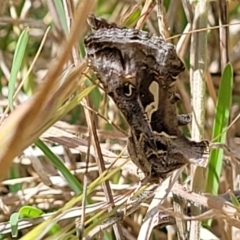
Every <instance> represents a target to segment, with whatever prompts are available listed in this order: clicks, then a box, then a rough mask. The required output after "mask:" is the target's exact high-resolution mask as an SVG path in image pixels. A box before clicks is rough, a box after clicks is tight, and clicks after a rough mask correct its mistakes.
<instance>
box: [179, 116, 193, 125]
mask: <svg viewBox="0 0 240 240" xmlns="http://www.w3.org/2000/svg"><path fill="white" fill-rule="evenodd" d="M177 120H178V126H184V125H187V124H189V123H190V122H191V121H192V115H191V114H190V113H189V114H180V115H178V116H177Z"/></svg>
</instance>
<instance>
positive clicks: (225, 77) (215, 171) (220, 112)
mask: <svg viewBox="0 0 240 240" xmlns="http://www.w3.org/2000/svg"><path fill="white" fill-rule="evenodd" d="M232 86H233V69H232V66H231V64H230V63H229V64H227V65H226V67H225V69H224V71H223V74H222V78H221V84H220V88H219V92H218V100H217V108H216V116H215V120H214V125H213V132H212V139H213V140H214V141H216V142H219V143H225V142H226V128H227V127H228V121H229V115H230V107H231V103H232ZM222 160H223V149H213V150H212V151H211V153H210V160H209V165H208V172H207V186H206V191H207V192H209V193H212V194H217V193H218V187H219V176H220V174H221V170H222Z"/></svg>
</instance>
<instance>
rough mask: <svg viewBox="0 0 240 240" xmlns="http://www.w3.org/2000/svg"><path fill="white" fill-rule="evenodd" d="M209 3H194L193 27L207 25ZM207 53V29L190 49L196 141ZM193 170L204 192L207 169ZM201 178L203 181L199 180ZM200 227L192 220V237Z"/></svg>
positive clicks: (194, 212) (195, 210)
mask: <svg viewBox="0 0 240 240" xmlns="http://www.w3.org/2000/svg"><path fill="white" fill-rule="evenodd" d="M208 4H209V3H208V0H199V1H197V3H196V4H195V3H193V6H194V7H195V16H194V21H193V29H199V28H206V27H207V16H208ZM206 53H207V33H206V32H205V31H203V32H199V33H193V34H192V39H191V50H190V66H191V68H190V78H191V92H192V106H193V121H192V139H193V140H195V141H201V140H202V139H203V133H204V119H205V88H206V86H205V84H206V83H205V72H206V63H207V57H206ZM191 172H192V176H193V181H192V190H193V191H195V192H202V191H203V190H204V188H205V182H204V179H205V177H204V174H205V169H203V168H201V167H196V166H192V167H191ZM199 179H201V181H199ZM191 211H192V215H193V216H197V215H199V214H200V213H201V209H200V208H199V207H196V206H194V205H192V207H191ZM200 227H201V222H199V221H192V222H191V226H190V239H200Z"/></svg>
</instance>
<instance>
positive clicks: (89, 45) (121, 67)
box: [84, 15, 209, 182]
mask: <svg viewBox="0 0 240 240" xmlns="http://www.w3.org/2000/svg"><path fill="white" fill-rule="evenodd" d="M88 23H89V25H90V27H91V29H92V32H91V33H90V34H89V35H88V36H86V37H85V39H84V44H85V48H86V52H87V57H88V59H89V63H90V65H91V67H92V68H93V70H94V71H95V72H96V74H97V77H98V79H99V81H100V82H101V84H102V85H103V87H104V89H105V91H106V93H107V94H108V95H109V96H110V97H111V98H112V99H113V100H114V102H115V103H116V105H117V106H118V108H119V109H120V111H121V112H122V114H123V115H124V117H125V118H126V120H127V122H128V124H129V127H130V134H129V138H128V151H129V154H130V157H131V159H132V161H133V162H134V163H135V164H136V165H137V166H138V168H140V169H141V170H142V171H143V173H144V174H145V176H146V178H147V179H148V181H153V182H156V181H159V180H160V179H165V178H166V177H167V176H168V175H169V174H170V173H171V172H172V171H174V170H176V169H178V168H179V167H181V166H183V165H185V164H188V163H193V164H196V165H198V166H205V165H206V163H207V159H208V152H209V144H208V142H207V141H202V142H194V141H191V140H189V139H188V138H186V137H185V136H184V135H183V133H182V131H181V130H180V128H179V126H180V125H184V124H188V123H189V121H190V120H191V119H190V118H189V116H188V115H179V116H178V115H177V111H176V102H177V101H178V100H179V96H178V95H177V94H176V89H175V82H176V78H177V76H178V75H179V74H180V73H181V72H182V71H184V64H183V62H182V61H181V60H180V58H179V57H178V56H177V53H176V50H175V47H174V45H172V44H171V43H167V42H165V41H164V39H163V38H162V37H158V36H156V35H150V34H149V33H148V32H146V31H141V30H137V29H134V28H125V27H119V26H117V25H116V24H115V23H113V24H110V23H108V22H107V21H106V20H104V19H99V18H96V17H95V16H93V15H90V16H89V18H88Z"/></svg>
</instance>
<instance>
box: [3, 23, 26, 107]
mask: <svg viewBox="0 0 240 240" xmlns="http://www.w3.org/2000/svg"><path fill="white" fill-rule="evenodd" d="M28 31H29V29H28V28H26V29H24V30H23V32H22V33H21V35H20V37H19V39H18V41H17V45H16V49H15V52H14V56H13V62H12V69H11V74H10V79H9V84H8V102H9V106H10V109H11V111H13V95H14V91H15V83H16V80H17V74H18V71H19V69H20V67H21V65H22V62H23V57H24V53H25V50H26V47H27V43H28V37H29V34H28Z"/></svg>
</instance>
